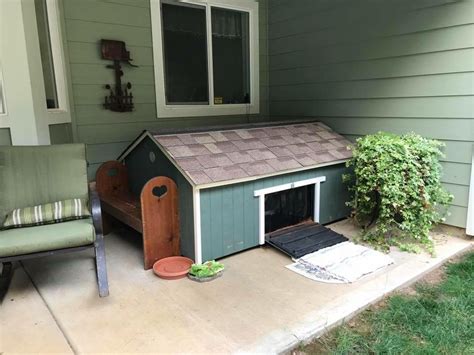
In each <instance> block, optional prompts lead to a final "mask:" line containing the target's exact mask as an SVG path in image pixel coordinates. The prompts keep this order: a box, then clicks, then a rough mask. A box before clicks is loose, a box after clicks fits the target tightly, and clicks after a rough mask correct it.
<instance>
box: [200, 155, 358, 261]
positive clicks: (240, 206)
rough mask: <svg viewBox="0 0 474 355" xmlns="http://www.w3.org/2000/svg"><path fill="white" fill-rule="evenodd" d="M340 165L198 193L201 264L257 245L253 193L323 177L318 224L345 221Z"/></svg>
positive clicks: (255, 206) (345, 209) (345, 193)
mask: <svg viewBox="0 0 474 355" xmlns="http://www.w3.org/2000/svg"><path fill="white" fill-rule="evenodd" d="M345 171H346V167H345V166H344V165H343V164H342V165H341V164H339V165H334V166H328V167H324V168H318V169H313V170H308V171H303V172H299V173H292V174H285V175H279V176H275V177H269V178H265V179H260V180H256V181H250V182H246V183H242V184H235V185H228V186H223V187H217V188H209V189H204V190H201V241H202V257H203V260H212V259H215V258H219V257H222V256H225V255H229V254H232V253H235V252H238V251H241V250H244V249H248V248H251V247H254V246H257V245H258V198H257V197H254V191H255V190H258V189H262V188H266V187H271V186H276V185H281V184H286V183H289V182H295V181H299V180H305V179H310V178H314V177H318V176H326V182H323V183H321V212H320V222H321V223H329V222H331V221H335V220H338V219H341V218H344V217H347V215H348V214H349V210H348V208H347V206H345V201H347V200H348V191H347V189H346V186H345V185H344V184H343V183H342V174H343V173H344V172H345Z"/></svg>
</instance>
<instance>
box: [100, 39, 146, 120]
mask: <svg viewBox="0 0 474 355" xmlns="http://www.w3.org/2000/svg"><path fill="white" fill-rule="evenodd" d="M100 48H101V53H102V59H107V60H112V61H113V62H114V63H113V64H109V65H107V68H110V69H113V70H114V72H115V85H113V86H112V85H109V84H107V85H105V88H106V89H107V90H109V95H107V96H105V101H104V107H105V108H106V109H108V110H111V111H115V112H129V111H133V95H132V92H131V91H130V89H131V88H132V84H131V83H129V82H127V83H126V84H125V85H122V76H123V71H122V67H121V65H120V62H126V63H127V64H128V65H130V66H132V67H137V66H136V65H133V64H132V63H130V61H131V60H132V59H130V52H129V51H127V49H126V48H125V42H122V41H115V40H111V39H102V40H101V45H100Z"/></svg>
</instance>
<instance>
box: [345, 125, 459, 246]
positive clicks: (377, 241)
mask: <svg viewBox="0 0 474 355" xmlns="http://www.w3.org/2000/svg"><path fill="white" fill-rule="evenodd" d="M443 146H444V145H443V143H441V142H439V141H436V140H431V139H426V138H423V137H421V136H420V135H417V134H415V133H409V134H405V135H402V136H399V135H395V134H390V133H383V132H379V133H377V134H373V135H368V136H365V137H362V138H359V139H357V141H356V144H355V145H354V146H353V147H352V152H353V157H352V159H351V160H350V161H349V162H348V163H347V166H348V167H350V168H352V169H351V171H352V173H350V174H347V175H345V176H344V181H346V182H348V183H350V187H349V188H350V190H351V192H352V198H351V201H350V202H348V203H347V204H348V205H349V206H351V207H352V209H353V212H352V215H353V217H354V219H355V220H356V221H357V222H358V223H359V224H360V225H361V226H362V227H363V232H362V235H361V239H362V240H363V241H366V242H369V243H370V244H372V245H375V246H376V247H378V248H380V249H384V250H388V249H389V247H390V246H391V245H394V246H398V247H399V248H400V249H401V250H405V251H411V252H418V251H420V250H421V248H420V246H422V247H424V248H425V249H426V250H428V251H429V252H431V253H432V254H433V253H434V243H433V241H432V239H431V237H430V236H429V231H430V229H431V228H432V227H433V225H434V224H436V223H439V222H443V221H444V217H445V216H446V214H447V205H448V204H449V202H451V201H452V199H453V196H452V195H450V194H449V193H448V192H447V191H446V190H444V188H443V187H442V185H441V164H440V162H439V159H440V157H442V156H443V153H442V151H441V148H442V147H443Z"/></svg>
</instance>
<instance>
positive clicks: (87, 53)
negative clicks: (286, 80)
mask: <svg viewBox="0 0 474 355" xmlns="http://www.w3.org/2000/svg"><path fill="white" fill-rule="evenodd" d="M63 3H64V17H65V29H66V39H67V48H68V57H69V62H70V63H69V65H70V70H71V81H72V96H73V101H74V130H73V131H74V132H75V137H74V138H75V140H76V141H79V142H84V143H86V144H87V145H88V147H87V148H88V149H87V159H88V161H89V163H90V165H89V178H93V177H94V175H95V171H96V170H97V168H98V167H99V166H100V163H102V162H104V161H107V160H110V159H115V158H116V157H117V156H118V155H119V154H120V153H121V152H122V150H123V148H124V147H125V146H127V145H128V144H129V143H130V142H131V141H132V140H133V139H135V138H136V137H137V136H138V135H139V134H140V133H141V132H142V131H143V130H145V129H149V130H157V129H160V128H164V127H165V128H168V127H191V126H206V125H216V124H234V123H244V122H247V121H251V122H254V121H261V120H264V119H266V117H267V116H268V111H269V108H268V56H267V9H266V7H267V0H260V1H259V4H260V8H259V17H260V18H259V20H260V27H259V36H260V98H261V100H260V114H259V115H251V116H250V117H247V116H246V115H238V116H225V117H220V116H217V117H191V118H186V117H183V118H173V119H169V118H158V117H157V113H156V106H155V90H154V73H153V50H152V35H151V18H150V8H149V6H150V1H149V0H137V1H134V0H87V1H77V0H63ZM102 38H110V39H117V40H122V41H125V42H126V44H127V49H128V50H129V51H130V53H131V57H132V58H133V63H134V64H136V65H138V66H139V67H138V68H131V67H128V66H127V65H124V66H123V71H124V80H125V81H130V82H131V83H132V85H133V88H132V92H133V94H134V101H135V103H136V105H135V110H134V111H133V112H127V113H116V112H111V111H108V110H105V109H103V107H102V100H103V97H104V95H105V93H106V91H105V90H104V85H105V84H107V83H113V79H114V77H113V72H112V70H110V69H107V68H105V66H106V65H107V64H109V63H108V61H104V60H102V59H101V58H100V49H99V41H100V39H102Z"/></svg>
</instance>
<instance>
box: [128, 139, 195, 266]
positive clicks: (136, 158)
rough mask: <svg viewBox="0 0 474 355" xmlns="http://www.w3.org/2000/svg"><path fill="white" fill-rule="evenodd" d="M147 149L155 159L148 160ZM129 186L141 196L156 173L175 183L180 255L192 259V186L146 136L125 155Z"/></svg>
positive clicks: (134, 192)
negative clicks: (177, 202) (176, 187)
mask: <svg viewBox="0 0 474 355" xmlns="http://www.w3.org/2000/svg"><path fill="white" fill-rule="evenodd" d="M150 152H153V153H154V154H155V157H156V160H155V161H154V162H151V161H150V159H149V155H150ZM125 165H126V166H127V171H128V177H129V183H130V189H131V191H132V193H133V194H135V195H136V196H140V193H141V190H142V188H143V186H144V185H145V184H146V182H147V181H148V180H150V179H151V178H153V177H155V176H167V177H169V178H171V179H173V180H174V181H175V182H176V185H177V186H178V193H179V225H180V235H181V241H180V243H181V254H182V255H184V256H187V257H189V258H191V259H194V215H193V189H192V187H191V185H190V184H189V183H188V182H187V181H186V179H185V178H184V177H183V175H181V173H180V172H179V171H178V170H177V169H176V168H175V166H174V165H173V164H172V163H171V162H170V161H169V160H168V159H167V158H166V157H165V156H164V154H163V153H162V152H161V150H160V149H159V148H158V147H157V145H156V144H155V143H154V142H152V141H151V139H149V138H145V139H144V140H143V141H142V142H141V143H140V144H139V145H138V146H137V147H136V148H135V149H133V151H132V152H130V154H129V155H128V156H127V157H126V159H125Z"/></svg>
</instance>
